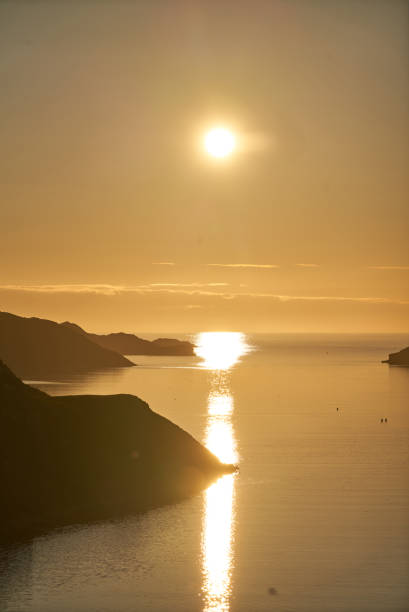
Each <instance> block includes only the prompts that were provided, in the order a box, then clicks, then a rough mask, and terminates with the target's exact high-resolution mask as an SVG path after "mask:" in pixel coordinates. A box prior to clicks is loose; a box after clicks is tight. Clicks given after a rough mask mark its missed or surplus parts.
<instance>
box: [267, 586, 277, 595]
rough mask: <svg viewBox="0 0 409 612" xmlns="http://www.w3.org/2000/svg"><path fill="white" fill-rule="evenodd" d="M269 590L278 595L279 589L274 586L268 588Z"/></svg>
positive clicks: (271, 593)
mask: <svg viewBox="0 0 409 612" xmlns="http://www.w3.org/2000/svg"><path fill="white" fill-rule="evenodd" d="M268 592H269V593H270V595H278V591H277V589H275V588H274V587H270V588H269V589H268Z"/></svg>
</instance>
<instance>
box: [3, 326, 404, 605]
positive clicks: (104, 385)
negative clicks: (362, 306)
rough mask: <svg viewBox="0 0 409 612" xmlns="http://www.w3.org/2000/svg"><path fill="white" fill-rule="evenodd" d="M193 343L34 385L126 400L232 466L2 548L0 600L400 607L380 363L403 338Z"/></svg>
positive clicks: (399, 558)
mask: <svg viewBox="0 0 409 612" xmlns="http://www.w3.org/2000/svg"><path fill="white" fill-rule="evenodd" d="M198 341H199V348H198V351H197V352H198V356H197V357H194V358H190V357H185V358H182V357H142V356H138V357H136V358H135V360H136V361H137V362H138V364H140V365H139V367H138V368H129V369H127V368H125V369H121V370H116V371H108V372H104V373H99V374H94V375H92V376H88V377H78V378H76V379H74V380H71V381H65V382H63V383H61V384H52V385H51V384H39V385H38V386H39V387H40V388H42V389H44V390H46V391H47V392H48V393H50V394H52V395H56V394H69V393H104V394H105V393H109V394H110V393H133V394H135V395H138V396H140V397H142V398H143V399H144V400H146V401H148V402H149V404H150V406H151V408H152V409H153V410H156V411H158V412H160V413H161V414H163V415H164V416H166V417H168V418H170V419H171V420H174V421H175V422H176V423H178V424H179V425H180V426H182V427H184V428H185V429H187V430H188V431H189V432H191V433H192V434H193V435H194V436H195V437H196V438H198V439H199V440H201V441H202V442H203V443H204V444H206V445H207V446H208V447H209V448H210V449H211V450H212V451H213V452H215V453H216V454H217V455H218V456H219V457H220V458H222V460H224V461H228V462H231V461H236V460H237V461H238V462H239V464H240V472H239V474H231V475H226V476H224V477H223V478H221V479H219V480H218V481H217V482H216V483H214V484H213V485H211V487H210V488H209V489H208V490H207V491H205V492H203V494H202V495H199V496H197V497H195V498H193V499H190V500H186V501H185V502H182V503H180V504H176V505H173V506H167V507H164V508H159V509H156V510H153V511H151V512H148V513H146V514H144V515H140V516H134V517H126V518H124V519H122V520H115V521H110V522H102V523H96V524H92V525H81V526H73V527H69V528H65V529H62V530H56V531H53V532H51V533H49V534H48V535H46V536H42V537H39V538H36V539H34V540H33V541H32V542H28V543H25V544H24V545H19V546H14V547H9V548H7V549H3V550H1V551H0V609H1V610H5V611H7V612H72V611H76V612H91V611H92V612H131V611H132V612H134V611H145V610H146V611H148V612H154V611H155V612H156V611H159V612H160V611H163V612H175V611H186V612H188V611H189V612H192V611H195V610H198V611H208V612H210V611H214V612H227V611H230V610H231V611H240V612H249V611H251V612H253V611H254V612H256V611H260V612H262V611H265V610H280V611H282V612H290V611H291V612H292V611H294V612H295V611H296V612H298V611H300V612H307V611H308V612H320V611H325V612H335V611H337V612H355V611H356V612H376V611H379V612H381V611H382V612H392V611H394V612H395V611H398V610H401V611H403V610H408V609H409V604H408V602H409V588H408V583H409V519H408V517H409V507H408V506H409V494H408V489H409V484H408V483H409V408H408V405H409V402H408V397H409V369H407V368H393V367H389V366H388V365H385V364H381V363H380V361H381V359H383V358H385V356H386V355H387V353H389V352H391V351H393V350H397V349H399V348H402V347H403V346H406V345H407V344H409V339H408V338H407V337H403V336H401V337H398V336H289V335H285V336H284V335H281V336H254V337H245V336H244V335H242V334H234V335H231V334H225V335H211V334H207V335H202V336H200V337H199V338H198ZM250 349H253V350H250ZM385 417H386V418H387V419H388V422H387V423H381V422H380V421H381V419H384V418H385ZM269 589H273V591H272V593H273V594H270V592H269Z"/></svg>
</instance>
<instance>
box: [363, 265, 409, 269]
mask: <svg viewBox="0 0 409 612" xmlns="http://www.w3.org/2000/svg"><path fill="white" fill-rule="evenodd" d="M368 268H369V270H409V266H368Z"/></svg>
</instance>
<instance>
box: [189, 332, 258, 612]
mask: <svg viewBox="0 0 409 612" xmlns="http://www.w3.org/2000/svg"><path fill="white" fill-rule="evenodd" d="M195 350H196V354H197V355H198V356H199V357H201V358H202V359H203V362H202V363H201V366H202V367H203V368H205V369H207V370H210V371H211V378H210V392H209V398H208V407H207V423H206V432H205V440H204V443H205V445H206V447H207V448H208V449H209V450H210V451H212V453H214V454H215V455H216V456H217V457H219V459H220V460H221V461H223V462H224V463H237V462H238V453H237V448H236V438H235V433H234V428H233V424H232V420H231V417H232V414H233V410H234V403H233V397H232V394H231V391H230V370H231V368H232V367H233V366H234V365H235V364H236V363H237V362H238V361H239V359H240V357H241V356H242V355H244V354H245V353H247V352H248V351H249V350H250V347H249V346H248V344H247V343H246V339H245V336H244V334H241V333H238V332H204V333H201V334H199V335H198V337H197V338H196V349H195ZM235 478H236V475H235V474H227V475H226V476H223V477H222V478H219V480H218V481H217V482H215V483H214V484H213V485H211V486H210V487H209V488H208V489H207V491H206V492H205V501H204V512H203V525H202V574H203V582H202V592H203V597H204V608H203V610H204V612H227V611H228V610H229V609H230V596H231V576H232V570H233V541H234V526H235V525H234V524H235V517H234V494H235V491H234V489H235Z"/></svg>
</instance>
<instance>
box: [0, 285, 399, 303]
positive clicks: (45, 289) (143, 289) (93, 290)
mask: <svg viewBox="0 0 409 612" xmlns="http://www.w3.org/2000/svg"><path fill="white" fill-rule="evenodd" d="M0 291H26V292H32V293H51V294H53V293H74V294H75V293H77V294H78V293H82V294H83V293H88V294H98V295H109V296H114V295H120V294H123V293H136V294H140V295H145V294H160V293H162V294H171V295H189V296H205V297H215V298H222V299H227V300H233V299H238V298H254V299H257V298H266V299H272V300H276V301H280V302H294V301H299V302H357V303H368V304H401V305H407V304H409V300H399V299H391V298H383V297H350V296H332V295H308V296H306V295H285V294H277V293H248V292H246V293H239V292H227V291H220V292H217V291H204V290H202V289H199V288H191V289H188V288H186V289H180V288H165V287H152V286H151V285H103V284H101V285H91V284H82V285H80V284H78V285H0Z"/></svg>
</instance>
